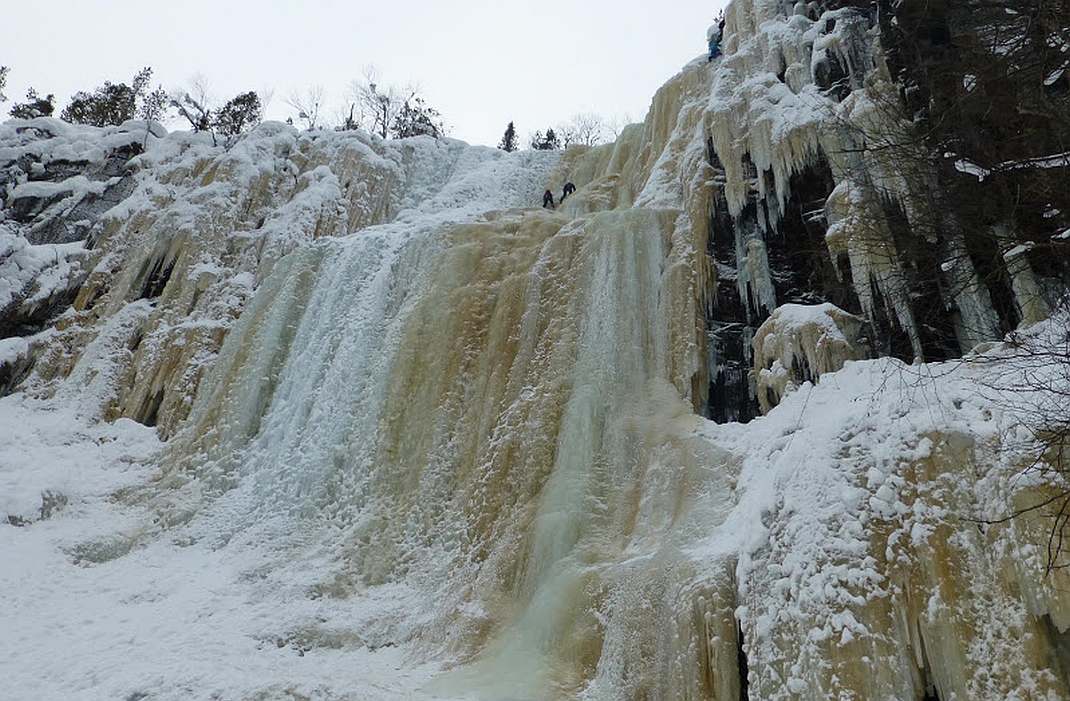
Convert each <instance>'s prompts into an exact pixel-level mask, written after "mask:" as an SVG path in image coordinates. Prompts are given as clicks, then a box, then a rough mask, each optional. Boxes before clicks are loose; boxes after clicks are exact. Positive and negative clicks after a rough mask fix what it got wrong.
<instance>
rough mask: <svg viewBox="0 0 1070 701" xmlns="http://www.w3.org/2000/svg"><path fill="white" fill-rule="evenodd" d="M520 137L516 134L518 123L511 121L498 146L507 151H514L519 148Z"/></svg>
mask: <svg viewBox="0 0 1070 701" xmlns="http://www.w3.org/2000/svg"><path fill="white" fill-rule="evenodd" d="M518 141H519V140H518V139H517V136H516V125H514V124H513V123H512V122H509V126H507V127H506V128H505V135H504V136H502V140H501V143H499V144H498V148H500V149H501V150H502V151H505V152H507V153H512V152H513V151H516V150H517V148H519V144H518Z"/></svg>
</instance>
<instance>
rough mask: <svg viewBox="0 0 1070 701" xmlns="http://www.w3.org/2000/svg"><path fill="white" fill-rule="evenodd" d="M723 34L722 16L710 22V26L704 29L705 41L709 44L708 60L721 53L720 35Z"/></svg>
mask: <svg viewBox="0 0 1070 701" xmlns="http://www.w3.org/2000/svg"><path fill="white" fill-rule="evenodd" d="M722 36H724V16H723V15H722V16H721V18H720V19H719V20H718V21H717V23H716V24H711V25H710V28H709V29H707V30H706V41H708V42H709V44H710V61H713V59H715V58H717V57H718V56H720V55H721V37H722Z"/></svg>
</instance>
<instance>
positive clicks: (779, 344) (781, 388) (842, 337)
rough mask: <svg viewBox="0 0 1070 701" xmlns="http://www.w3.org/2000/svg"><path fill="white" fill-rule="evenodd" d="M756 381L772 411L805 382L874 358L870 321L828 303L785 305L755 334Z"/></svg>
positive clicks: (766, 409)
mask: <svg viewBox="0 0 1070 701" xmlns="http://www.w3.org/2000/svg"><path fill="white" fill-rule="evenodd" d="M753 346H754V371H753V374H754V381H755V383H756V385H757V391H758V401H759V402H761V407H762V412H763V413H768V412H769V411H770V410H771V409H772V408H773V407H775V406H776V405H777V404H779V403H780V400H781V399H783V398H784V397H785V396H786V395H787V394H788V393H789V392H791V391H793V390H795V389H796V388H798V387H799V386H800V385H802V384H803V383H804V382H815V383H816V382H817V381H818V380H820V379H821V376H822V375H827V374H828V373H831V372H836V371H837V370H839V369H840V368H842V367H843V366H844V364H845V363H847V361H849V360H864V359H865V358H867V357H869V352H870V351H869V348H868V346H867V340H866V323H865V320H864V319H861V318H859V317H857V316H855V315H854V314H848V313H847V312H845V311H843V310H842V309H840V308H839V307H837V306H836V305H834V304H830V303H828V302H826V303H824V304H818V305H812V306H807V305H801V304H785V305H784V306H781V307H778V308H777V309H776V311H774V312H773V314H772V316H770V317H769V319H767V320H766V322H765V323H764V324H762V325H761V327H759V329H758V331H757V333H756V334H755V335H754V341H753Z"/></svg>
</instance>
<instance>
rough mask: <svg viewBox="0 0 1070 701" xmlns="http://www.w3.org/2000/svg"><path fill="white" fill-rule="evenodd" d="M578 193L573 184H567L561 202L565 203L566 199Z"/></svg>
mask: <svg viewBox="0 0 1070 701" xmlns="http://www.w3.org/2000/svg"><path fill="white" fill-rule="evenodd" d="M575 191H576V186H575V185H573V184H572V183H565V189H564V190H563V191H562V192H561V201H562V202H564V201H565V198H567V197H568V196H569V195H571V194H572V193H574V192H575Z"/></svg>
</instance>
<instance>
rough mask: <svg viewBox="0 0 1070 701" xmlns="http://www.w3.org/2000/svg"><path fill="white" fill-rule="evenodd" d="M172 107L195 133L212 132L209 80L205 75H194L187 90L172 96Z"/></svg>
mask: <svg viewBox="0 0 1070 701" xmlns="http://www.w3.org/2000/svg"><path fill="white" fill-rule="evenodd" d="M171 106H172V107H174V108H175V110H176V111H177V112H178V115H179V116H180V117H182V118H183V119H185V120H186V121H187V122H189V125H190V128H191V129H193V131H211V128H212V108H211V102H210V93H209V88H208V80H207V78H205V77H204V75H202V74H200V73H198V74H196V75H194V76H193V77H192V78H190V80H189V85H188V87H187V88H186V89H185V90H180V91H178V92H176V93H174V94H173V95H171Z"/></svg>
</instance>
